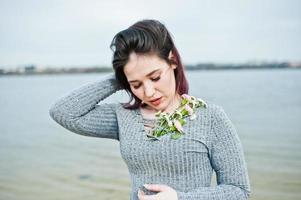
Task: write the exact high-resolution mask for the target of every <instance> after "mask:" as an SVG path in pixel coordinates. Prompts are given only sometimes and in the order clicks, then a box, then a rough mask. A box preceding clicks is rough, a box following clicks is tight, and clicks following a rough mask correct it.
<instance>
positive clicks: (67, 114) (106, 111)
mask: <svg viewBox="0 0 301 200" xmlns="http://www.w3.org/2000/svg"><path fill="white" fill-rule="evenodd" d="M120 89H121V88H120V86H119V85H118V83H117V81H116V79H115V76H114V75H113V74H109V75H107V76H106V77H105V78H104V79H102V80H101V81H97V82H94V83H90V84H86V85H84V86H82V87H80V88H78V89H76V90H74V91H72V92H71V93H70V94H68V95H66V96H64V97H62V98H61V99H59V100H58V101H57V102H55V103H54V104H53V105H52V106H51V108H50V110H49V114H50V116H51V117H52V118H53V119H54V120H55V121H56V122H57V123H59V124H60V125H61V126H63V127H65V128H66V129H68V130H70V131H72V132H74V133H77V134H81V135H85V136H92V137H102V138H111V139H118V125H117V118H116V112H115V106H116V104H108V103H106V104H100V105H97V104H98V103H99V102H100V101H102V100H103V99H105V98H106V97H108V96H110V95H111V94H113V93H115V92H116V91H118V90H120Z"/></svg>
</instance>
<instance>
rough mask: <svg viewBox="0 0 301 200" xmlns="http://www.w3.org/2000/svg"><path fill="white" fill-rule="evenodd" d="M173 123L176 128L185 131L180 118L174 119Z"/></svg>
mask: <svg viewBox="0 0 301 200" xmlns="http://www.w3.org/2000/svg"><path fill="white" fill-rule="evenodd" d="M173 123H174V125H175V127H176V129H177V130H178V131H179V132H181V133H182V132H183V127H182V125H181V123H180V122H179V121H178V120H174V121H173Z"/></svg>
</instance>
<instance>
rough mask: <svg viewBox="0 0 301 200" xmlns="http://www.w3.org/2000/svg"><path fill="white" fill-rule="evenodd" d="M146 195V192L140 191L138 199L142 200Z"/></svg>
mask: <svg viewBox="0 0 301 200" xmlns="http://www.w3.org/2000/svg"><path fill="white" fill-rule="evenodd" d="M144 195H145V194H144V192H143V191H142V190H140V189H139V190H138V198H139V200H142V199H143V196H144Z"/></svg>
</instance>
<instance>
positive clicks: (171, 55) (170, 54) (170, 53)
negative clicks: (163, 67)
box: [168, 50, 177, 69]
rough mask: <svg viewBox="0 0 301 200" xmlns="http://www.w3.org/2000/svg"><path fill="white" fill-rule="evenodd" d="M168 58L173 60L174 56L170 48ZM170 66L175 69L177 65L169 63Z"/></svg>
mask: <svg viewBox="0 0 301 200" xmlns="http://www.w3.org/2000/svg"><path fill="white" fill-rule="evenodd" d="M168 59H169V60H173V61H175V57H174V55H173V53H172V51H171V50H170V52H169V54H168ZM171 67H172V68H173V69H176V68H177V65H175V64H171Z"/></svg>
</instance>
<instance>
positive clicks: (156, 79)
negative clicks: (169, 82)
mask: <svg viewBox="0 0 301 200" xmlns="http://www.w3.org/2000/svg"><path fill="white" fill-rule="evenodd" d="M158 80H160V76H158V77H157V78H152V81H158Z"/></svg>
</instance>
